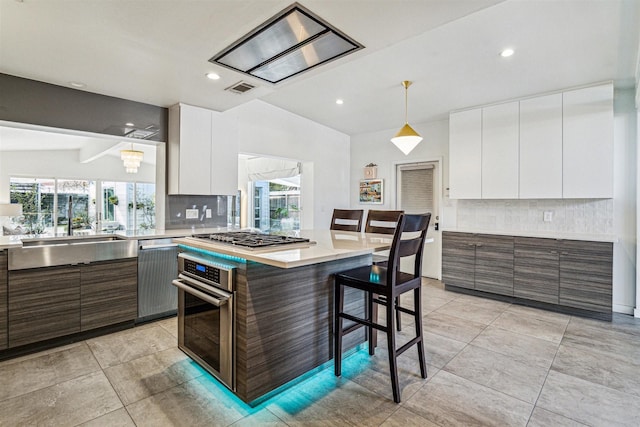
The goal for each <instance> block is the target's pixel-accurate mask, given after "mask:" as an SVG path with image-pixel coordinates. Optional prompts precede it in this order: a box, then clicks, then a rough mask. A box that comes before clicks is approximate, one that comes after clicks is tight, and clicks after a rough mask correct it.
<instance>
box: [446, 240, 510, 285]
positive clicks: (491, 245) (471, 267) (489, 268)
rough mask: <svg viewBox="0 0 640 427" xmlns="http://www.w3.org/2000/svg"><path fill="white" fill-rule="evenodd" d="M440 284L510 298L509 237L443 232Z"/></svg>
mask: <svg viewBox="0 0 640 427" xmlns="http://www.w3.org/2000/svg"><path fill="white" fill-rule="evenodd" d="M442 281H443V282H444V283H446V284H447V285H452V286H457V287H460V288H467V289H476V290H479V291H484V292H493V293H497V294H501V295H513V237H512V236H496V235H488V234H472V233H451V232H444V233H443V238H442Z"/></svg>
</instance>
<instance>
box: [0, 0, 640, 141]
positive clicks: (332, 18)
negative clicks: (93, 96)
mask: <svg viewBox="0 0 640 427" xmlns="http://www.w3.org/2000/svg"><path fill="white" fill-rule="evenodd" d="M291 3H292V0H172V1H169V0H155V1H154V0H111V1H104V0H0V72H3V73H7V74H12V75H16V76H20V77H26V78H30V79H34V80H40V81H44V82H48V83H53V84H57V85H62V86H67V87H69V84H70V82H82V83H84V84H86V87H85V88H83V89H82V90H86V91H90V92H96V93H100V94H105V95H111V96H116V97H120V98H126V99H131V100H134V101H140V102H145V103H150V104H154V105H159V106H163V107H167V106H170V105H172V104H175V103H177V102H184V103H187V104H192V105H198V106H202V107H207V108H211V109H213V110H218V111H224V110H227V109H230V108H233V107H235V106H238V105H240V104H242V103H245V102H248V101H250V100H252V99H261V100H263V101H265V102H267V103H270V104H273V105H275V106H278V107H281V108H283V109H285V110H288V111H291V112H293V113H296V114H299V115H301V116H304V117H307V118H309V119H311V120H314V121H316V122H319V123H322V124H324V125H326V126H329V127H331V128H334V129H336V130H339V131H342V132H344V133H346V134H349V135H354V134H361V133H366V132H372V131H379V130H383V129H395V128H399V127H400V126H401V125H402V123H403V121H404V92H403V89H402V86H401V84H400V83H401V81H402V80H412V81H413V82H414V84H413V85H412V86H411V88H410V90H409V122H411V123H416V122H427V121H432V120H438V119H440V118H444V117H446V115H447V114H448V112H449V111H451V110H456V109H462V108H467V107H472V106H477V105H483V104H488V103H493V102H499V101H502V100H507V99H512V98H520V97H526V96H530V95H535V94H540V93H544V92H550V91H557V90H560V89H565V88H569V87H575V86H581V85H586V84H590V83H595V82H601V81H606V80H613V81H614V83H615V85H616V86H617V87H633V86H634V81H635V73H636V65H637V64H638V43H639V39H640V35H639V29H640V0H606V1H605V0H506V1H500V0H402V1H401V0H395V1H392V0H301V1H300V3H301V4H302V5H303V6H305V7H306V8H308V9H310V10H311V11H313V12H314V13H315V14H317V15H318V16H320V17H321V18H322V19H324V20H326V21H328V22H329V23H331V24H332V25H333V26H335V27H336V28H338V29H339V30H341V31H342V32H344V33H345V34H347V35H348V36H350V37H352V38H353V39H355V40H356V41H358V42H359V43H361V44H363V45H364V46H365V48H364V49H362V50H360V51H358V52H356V53H354V54H351V55H348V56H346V57H343V58H340V59H338V60H335V61H333V62H331V63H328V64H325V65H322V66H319V67H316V68H314V69H313V70H311V71H309V72H307V73H304V74H301V75H298V76H295V77H293V78H291V79H288V80H285V81H283V82H281V83H278V84H276V85H273V84H270V83H266V82H264V81H261V80H258V79H255V78H250V77H249V78H248V77H245V76H243V75H241V74H239V73H237V72H235V71H232V70H229V69H226V68H222V67H219V66H216V65H213V64H211V63H210V62H208V59H209V58H211V57H212V56H213V55H215V54H216V53H218V52H219V51H221V50H223V49H224V48H225V47H227V46H228V45H230V44H232V43H233V42H235V41H236V40H237V39H238V38H240V37H242V36H243V35H245V34H246V33H248V32H249V31H251V30H252V29H253V28H255V27H257V26H259V25H260V24H261V23H262V22H264V21H265V20H267V19H269V18H270V17H272V16H273V15H275V14H276V13H277V12H279V11H280V10H282V9H284V8H286V7H287V6H289V5H290V4H291ZM505 47H511V48H513V49H514V50H515V54H514V55H513V56H512V57H509V58H502V57H500V56H499V52H500V51H501V50H502V49H504V48H505ZM208 72H216V73H218V74H219V75H220V76H221V79H220V80H216V81H213V80H209V79H206V78H205V74H206V73H208ZM240 80H245V81H247V82H249V83H251V84H255V85H256V86H257V88H256V89H253V90H251V91H250V92H247V93H245V94H243V95H238V94H234V93H230V92H228V91H225V90H224V89H225V88H226V87H228V86H230V85H233V84H235V83H237V82H238V81H240ZM337 98H340V99H343V100H344V104H343V105H336V103H335V100H336V99H337ZM390 136H391V135H390Z"/></svg>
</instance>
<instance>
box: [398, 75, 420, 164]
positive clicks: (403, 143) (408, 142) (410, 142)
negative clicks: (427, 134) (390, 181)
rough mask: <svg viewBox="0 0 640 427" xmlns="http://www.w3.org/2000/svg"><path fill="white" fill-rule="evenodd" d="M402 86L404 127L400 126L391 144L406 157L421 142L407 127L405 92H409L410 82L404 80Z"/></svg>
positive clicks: (416, 133) (416, 134)
mask: <svg viewBox="0 0 640 427" xmlns="http://www.w3.org/2000/svg"><path fill="white" fill-rule="evenodd" d="M402 86H404V126H402V128H401V129H400V130H399V131H398V133H397V134H396V136H394V137H393V138H391V142H393V143H394V144H395V146H396V147H398V148H399V149H400V151H402V152H403V153H404V154H405V155H407V154H409V153H410V152H411V150H413V149H414V148H415V147H416V145H418V143H420V141H422V137H421V136H420V135H418V132H416V131H415V130H413V128H412V127H411V126H409V120H408V118H407V116H408V108H407V92H408V91H409V86H411V82H410V81H408V80H405V81H403V82H402Z"/></svg>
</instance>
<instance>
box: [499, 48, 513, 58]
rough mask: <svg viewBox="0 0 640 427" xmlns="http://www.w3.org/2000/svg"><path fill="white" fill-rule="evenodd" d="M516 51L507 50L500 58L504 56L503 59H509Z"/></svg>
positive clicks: (501, 53)
mask: <svg viewBox="0 0 640 427" xmlns="http://www.w3.org/2000/svg"><path fill="white" fill-rule="evenodd" d="M513 53H514V50H513V49H505V50H503V51H502V52H500V56H502V57H503V58H508V57H510V56H511V55H513Z"/></svg>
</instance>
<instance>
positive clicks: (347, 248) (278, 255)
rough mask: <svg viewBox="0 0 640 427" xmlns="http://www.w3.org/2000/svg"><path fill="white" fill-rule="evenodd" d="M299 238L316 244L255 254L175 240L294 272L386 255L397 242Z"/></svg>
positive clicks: (359, 236)
mask: <svg viewBox="0 0 640 427" xmlns="http://www.w3.org/2000/svg"><path fill="white" fill-rule="evenodd" d="M295 236H296V237H303V238H306V239H309V240H310V241H311V242H314V243H310V244H309V245H308V246H306V247H296V248H292V249H287V247H286V246H279V247H275V248H265V249H258V250H251V249H246V248H241V247H237V246H232V245H228V244H224V243H214V242H207V241H204V240H199V239H193V238H189V237H185V238H178V239H174V242H175V243H178V244H181V245H185V246H189V247H192V248H198V249H202V250H207V251H211V252H215V253H219V254H223V255H229V256H234V257H238V258H242V259H246V260H249V261H255V262H259V263H262V264H266V265H271V266H273V267H279V268H294V267H301V266H306V265H311V264H318V263H321V262H327V261H335V260H339V259H344V258H351V257H355V256H359V255H366V254H371V253H373V252H377V251H383V250H385V249H388V248H389V247H390V246H391V242H392V239H393V236H391V235H388V234H374V233H357V232H351V231H334V230H300V232H296V233H295Z"/></svg>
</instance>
